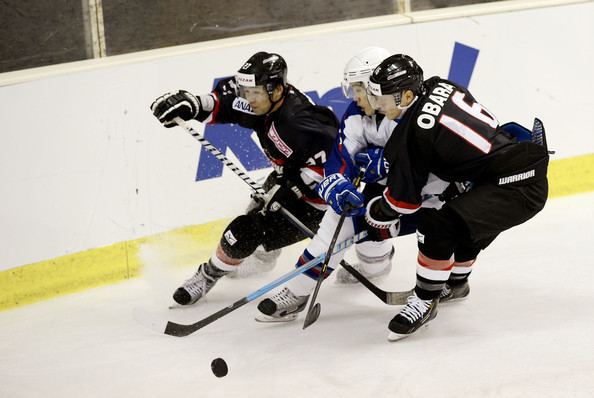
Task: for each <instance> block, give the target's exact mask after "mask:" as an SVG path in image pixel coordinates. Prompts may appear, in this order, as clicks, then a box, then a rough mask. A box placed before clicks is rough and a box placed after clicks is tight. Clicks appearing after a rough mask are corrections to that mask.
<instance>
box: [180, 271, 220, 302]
mask: <svg viewBox="0 0 594 398" xmlns="http://www.w3.org/2000/svg"><path fill="white" fill-rule="evenodd" d="M227 273H228V272H227V271H223V270H221V269H219V268H217V267H215V266H214V265H212V263H211V262H210V261H207V262H205V263H203V264H200V267H198V271H196V273H195V274H194V275H192V277H191V278H190V279H188V280H186V281H185V282H184V283H183V285H182V286H181V287H179V288H177V290H176V291H175V293H173V299H174V300H175V302H176V303H178V304H180V305H190V304H194V303H195V302H196V301H198V300H200V299H201V298H202V297H203V296H205V295H206V293H208V292H209V291H210V289H212V288H213V286H214V285H215V284H216V283H217V281H218V280H219V279H221V278H222V277H223V276H225V275H226V274H227Z"/></svg>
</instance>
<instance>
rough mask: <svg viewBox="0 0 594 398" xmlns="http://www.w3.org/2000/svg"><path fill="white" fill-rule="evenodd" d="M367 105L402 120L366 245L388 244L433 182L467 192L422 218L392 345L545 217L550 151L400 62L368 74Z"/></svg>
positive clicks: (409, 62)
mask: <svg viewBox="0 0 594 398" xmlns="http://www.w3.org/2000/svg"><path fill="white" fill-rule="evenodd" d="M368 95H369V100H370V102H371V103H372V105H373V106H374V107H375V108H376V109H378V110H379V111H380V112H382V113H385V114H388V115H391V116H392V117H393V116H396V117H398V118H399V119H400V123H399V124H398V125H397V126H396V128H395V129H394V131H393V133H392V135H391V137H390V139H389V140H388V142H387V144H386V147H385V152H384V155H385V157H386V159H387V161H388V163H389V174H388V184H387V188H386V190H385V191H384V193H383V195H382V196H381V197H378V198H376V199H374V200H372V201H371V202H370V203H369V205H368V206H367V212H366V215H365V218H366V221H367V223H368V224H369V234H370V236H371V237H372V239H374V240H382V239H385V238H387V237H389V235H390V226H391V225H392V224H394V223H396V222H397V221H398V218H399V217H400V215H402V214H411V213H414V212H416V211H417V210H418V209H419V208H420V207H421V203H422V196H421V189H422V187H423V186H424V184H425V183H426V181H427V176H428V175H429V173H433V174H435V175H436V176H438V177H439V178H441V179H443V180H445V181H449V182H453V183H458V185H460V183H465V186H467V187H468V186H471V188H470V189H467V190H465V191H464V192H461V193H459V194H457V195H453V197H452V198H451V199H450V200H449V201H447V202H446V204H445V205H444V206H443V207H442V208H441V209H439V210H437V209H428V210H427V211H425V212H423V214H421V220H420V224H419V227H418V231H417V239H418V248H419V253H418V265H417V283H416V287H415V294H414V295H413V296H411V297H409V299H408V303H407V304H406V305H405V306H404V308H403V309H402V310H401V311H400V312H399V313H398V314H397V315H396V316H395V317H394V318H393V319H392V320H391V322H390V324H389V326H388V328H389V330H390V335H389V339H390V340H397V339H400V338H403V337H406V336H409V335H410V334H412V333H414V332H415V331H416V330H417V329H418V328H419V327H421V326H422V325H425V324H427V323H428V322H430V321H431V320H432V319H433V318H434V317H435V316H436V315H437V307H438V304H439V302H440V295H441V297H442V300H444V301H445V300H447V299H450V298H451V295H457V296H465V295H467V294H468V292H469V289H468V276H469V274H470V271H471V267H472V265H473V263H474V262H475V260H476V257H477V255H478V253H479V252H480V251H481V250H483V249H485V248H486V247H487V246H488V245H489V244H490V243H491V242H492V241H493V240H494V239H495V238H496V237H497V235H499V234H500V233H501V232H503V231H505V230H507V229H509V228H511V227H513V226H516V225H519V224H522V223H523V222H525V221H527V220H529V219H530V218H532V217H533V216H534V215H536V214H537V213H538V212H539V211H540V210H541V209H542V208H543V207H544V205H545V202H546V199H547V192H548V183H547V175H546V173H547V165H548V152H547V149H546V141H545V142H544V143H535V142H532V141H530V140H523V139H522V138H521V137H522V135H521V134H517V131H518V130H522V131H523V133H528V136H530V132H529V131H528V130H527V129H525V128H523V127H521V126H519V125H518V124H516V123H508V124H505V125H500V124H499V122H498V120H497V119H496V118H495V116H493V115H492V114H491V113H490V112H489V111H487V109H485V108H484V107H483V106H482V105H481V104H479V103H478V102H477V101H476V100H475V99H474V97H473V96H472V95H471V94H470V93H469V92H468V91H467V90H466V89H464V88H463V87H460V86H458V85H457V84H455V83H453V82H451V81H447V80H444V79H441V78H439V77H433V78H430V79H428V80H426V81H424V80H423V71H422V69H421V68H420V67H419V65H417V63H416V62H415V61H414V60H413V59H412V58H410V57H409V56H406V55H400V54H399V55H393V56H391V57H389V58H387V59H385V60H384V61H383V62H382V63H381V64H380V65H379V66H378V67H377V68H376V69H374V71H373V73H372V75H371V77H370V81H369V85H368ZM524 135H525V134H524ZM452 186H454V184H452ZM444 296H445V297H444Z"/></svg>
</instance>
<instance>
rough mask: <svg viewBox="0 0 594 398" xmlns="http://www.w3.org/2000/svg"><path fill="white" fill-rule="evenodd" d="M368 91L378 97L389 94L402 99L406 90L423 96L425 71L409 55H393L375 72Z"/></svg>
mask: <svg viewBox="0 0 594 398" xmlns="http://www.w3.org/2000/svg"><path fill="white" fill-rule="evenodd" d="M368 90H369V92H370V94H373V95H375V96H377V97H379V96H382V95H387V94H394V95H395V96H397V97H400V94H401V93H402V92H403V91H404V90H411V91H412V92H413V93H415V95H419V94H422V93H423V92H424V91H425V88H424V84H423V69H421V67H420V66H419V65H418V64H417V63H416V62H415V60H414V59H412V58H411V57H409V56H408V55H404V54H396V55H392V56H390V57H388V58H386V59H384V60H383V61H382V63H381V64H379V65H378V66H377V67H376V68H375V69H374V70H373V73H372V74H371V76H370V77H369V86H368Z"/></svg>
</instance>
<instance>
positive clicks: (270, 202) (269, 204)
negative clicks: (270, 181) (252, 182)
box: [252, 179, 303, 214]
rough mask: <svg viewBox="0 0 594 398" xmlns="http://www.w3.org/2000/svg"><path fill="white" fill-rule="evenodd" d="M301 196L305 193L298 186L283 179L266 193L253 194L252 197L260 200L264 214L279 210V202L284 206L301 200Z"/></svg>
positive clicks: (261, 210)
mask: <svg viewBox="0 0 594 398" xmlns="http://www.w3.org/2000/svg"><path fill="white" fill-rule="evenodd" d="M301 197H303V193H301V191H300V190H299V188H298V187H297V186H295V185H294V184H292V183H290V182H288V181H286V180H282V179H281V180H279V183H277V184H275V185H274V186H273V187H272V188H270V189H269V190H268V192H266V195H259V194H257V193H254V194H252V198H253V199H254V200H255V201H256V202H260V206H259V207H260V213H262V214H266V212H268V211H277V210H278V209H279V207H278V205H279V204H280V205H281V206H283V207H284V206H286V204H287V203H290V202H291V201H294V200H299V199H301Z"/></svg>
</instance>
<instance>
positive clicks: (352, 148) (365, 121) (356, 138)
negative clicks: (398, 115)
mask: <svg viewBox="0 0 594 398" xmlns="http://www.w3.org/2000/svg"><path fill="white" fill-rule="evenodd" d="M403 114H404V113H403ZM399 121H400V119H396V120H390V119H388V118H387V117H384V115H381V114H374V115H372V116H367V115H366V114H365V113H364V112H363V110H361V108H359V107H358V106H357V104H356V102H354V101H353V102H351V104H350V105H349V106H348V108H347V110H346V111H345V113H344V115H343V117H342V121H341V125H340V131H339V135H338V137H337V138H336V142H335V145H334V147H333V149H332V152H331V153H330V157H329V158H328V161H327V162H326V164H325V166H324V172H325V175H326V176H329V175H330V174H334V173H341V174H343V175H345V176H346V177H347V178H349V179H350V180H353V179H354V178H355V176H356V175H357V173H358V167H356V166H355V164H354V158H355V155H356V154H357V153H359V152H362V151H364V150H366V149H367V148H369V147H381V148H383V147H385V145H386V143H387V142H388V139H390V137H391V135H392V132H393V131H394V129H395V128H396V126H398V122H399ZM378 183H379V184H382V185H385V184H386V179H383V180H380V181H378ZM448 185H449V183H448V182H446V181H443V180H442V179H440V178H438V177H437V176H435V175H433V174H430V175H429V176H428V179H427V181H426V183H425V186H424V187H423V189H422V192H421V195H422V197H423V204H422V207H427V208H441V206H442V205H443V201H442V200H440V199H439V197H438V195H440V194H441V193H443V191H444V190H445V189H446V188H447V186H448Z"/></svg>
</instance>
